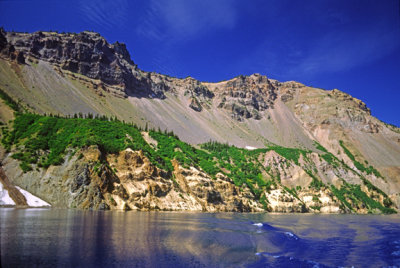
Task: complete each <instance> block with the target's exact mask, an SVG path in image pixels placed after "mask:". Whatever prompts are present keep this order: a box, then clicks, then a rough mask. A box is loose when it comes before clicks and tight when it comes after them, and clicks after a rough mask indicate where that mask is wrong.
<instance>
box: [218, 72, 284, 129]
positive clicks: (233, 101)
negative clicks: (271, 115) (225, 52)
mask: <svg viewBox="0 0 400 268" xmlns="http://www.w3.org/2000/svg"><path fill="white" fill-rule="evenodd" d="M220 87H221V88H220V90H219V92H220V96H221V102H220V103H219V105H218V107H219V108H223V109H226V110H228V111H230V112H231V116H232V118H234V119H236V120H238V121H243V119H246V118H253V119H256V120H259V119H261V117H262V115H261V113H262V112H263V111H265V110H267V109H268V108H273V105H274V102H275V100H276V98H277V87H276V86H274V85H273V84H272V83H271V81H270V80H269V79H268V78H267V77H266V76H262V75H260V74H252V75H250V76H243V75H240V76H238V77H236V78H234V79H232V80H229V81H227V82H226V83H223V84H221V85H220Z"/></svg>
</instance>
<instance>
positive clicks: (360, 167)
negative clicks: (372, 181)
mask: <svg viewBox="0 0 400 268" xmlns="http://www.w3.org/2000/svg"><path fill="white" fill-rule="evenodd" d="M339 144H340V146H341V147H342V148H343V150H344V153H345V154H346V155H347V156H348V157H349V158H350V159H351V161H353V163H354V166H355V167H356V168H357V169H358V170H359V171H361V172H365V173H367V174H368V175H370V174H372V173H373V174H374V175H375V176H376V177H379V178H383V176H382V175H381V173H379V171H378V170H376V169H375V168H374V167H373V166H368V167H365V166H364V165H363V164H362V163H360V162H358V161H357V160H356V158H355V156H354V155H353V154H352V153H351V152H350V151H349V149H347V148H346V147H345V146H344V144H343V141H339Z"/></svg>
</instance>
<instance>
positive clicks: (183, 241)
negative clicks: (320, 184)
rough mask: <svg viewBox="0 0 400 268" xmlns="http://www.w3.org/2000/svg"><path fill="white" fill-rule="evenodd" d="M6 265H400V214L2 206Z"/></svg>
mask: <svg viewBox="0 0 400 268" xmlns="http://www.w3.org/2000/svg"><path fill="white" fill-rule="evenodd" d="M0 227H1V265H2V267H15V266H18V267H20V266H27V267H32V266H40V267H43V266H47V267H55V266H62V267H112V266H128V267H226V266H228V267H337V266H356V267H381V266H400V219H399V217H398V216H396V215H395V216H359V215H299V214H297V215H278V214H235V213H216V214H212V213H178V212H168V213H167V212H95V211H76V210H53V209H49V210H44V209H6V208H2V209H0Z"/></svg>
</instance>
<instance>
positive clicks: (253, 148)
mask: <svg viewBox="0 0 400 268" xmlns="http://www.w3.org/2000/svg"><path fill="white" fill-rule="evenodd" d="M245 148H246V149H247V150H255V149H257V148H256V147H253V146H248V145H247V146H246V147H245Z"/></svg>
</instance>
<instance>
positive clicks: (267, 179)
mask: <svg viewBox="0 0 400 268" xmlns="http://www.w3.org/2000/svg"><path fill="white" fill-rule="evenodd" d="M0 55H1V58H0V89H1V91H2V95H3V99H4V103H3V104H2V105H1V107H0V108H1V109H0V110H1V119H2V121H3V123H4V124H6V127H5V128H7V129H8V130H6V131H3V147H5V148H6V149H7V150H8V153H5V154H4V159H3V169H4V171H5V173H6V174H7V177H8V178H9V179H10V181H13V182H14V183H15V184H16V185H19V186H20V187H22V188H26V189H27V190H28V191H31V192H33V193H34V194H36V195H38V196H39V197H41V198H42V199H44V200H45V201H47V202H49V203H50V204H53V205H55V206H60V207H73V206H75V207H79V208H111V209H115V208H129V209H167V210H206V211H220V210H224V211H260V210H261V211H262V210H265V209H266V210H268V211H282V212H289V211H298V212H301V211H322V212H339V211H342V212H350V211H355V212H359V213H367V212H376V211H381V212H387V210H390V209H393V208H394V209H397V208H398V207H399V206H400V194H399V193H400V179H399V178H400V129H399V128H397V127H395V126H392V125H388V124H385V123H384V122H381V121H380V120H379V119H377V118H375V117H373V116H371V113H370V110H369V109H368V108H367V106H366V105H365V103H363V102H362V101H361V100H358V99H356V98H353V97H351V96H350V95H348V94H346V93H344V92H342V91H340V90H338V89H333V90H323V89H318V88H312V87H308V86H306V85H303V84H301V83H298V82H294V81H289V82H279V81H277V80H273V79H270V78H267V77H266V76H263V75H260V74H253V75H250V76H238V77H235V78H233V79H231V80H227V81H221V82H217V83H209V82H201V81H198V80H196V79H193V78H191V77H188V78H185V79H179V78H174V77H169V76H166V75H162V74H158V73H152V72H145V71H143V70H140V69H139V68H138V66H137V65H136V64H135V63H134V62H133V61H132V60H131V58H130V54H129V52H128V51H127V49H126V46H125V45H124V44H122V43H118V42H116V43H114V44H109V43H108V42H107V41H106V40H105V39H104V38H103V37H102V36H100V35H99V34H98V33H93V32H82V33H79V34H75V33H56V32H35V33H15V32H5V31H4V30H1V31H0ZM7 100H8V101H7ZM5 103H8V104H10V103H11V104H14V105H11V107H13V106H18V107H19V108H18V109H19V110H20V112H18V113H16V120H15V122H14V124H10V123H8V122H9V120H10V119H14V116H13V112H12V111H11V108H9V107H8V106H6V105H5ZM14 108H15V107H14ZM21 111H23V114H22V113H21ZM31 113H35V114H41V115H42V116H39V115H37V116H36V117H35V116H33V115H32V116H33V119H32V118H31V119H29V120H31V121H29V122H30V124H32V125H34V126H35V128H33V129H32V128H30V125H29V124H25V125H24V124H23V122H24V120H28V119H27V118H29V114H31ZM24 114H25V115H24ZM45 114H47V115H57V117H49V116H44V115H45ZM71 117H72V118H71ZM73 117H75V118H73ZM79 117H81V118H79ZM82 117H86V119H84V118H82ZM52 118H53V119H52ZM96 118H97V119H96ZM115 118H118V121H115ZM110 119H111V121H110ZM52 120H53V121H54V120H55V121H54V122H53V121H52ZM87 120H88V121H87ZM50 121H51V122H53V123H51V124H50V125H48V124H49V123H48V122H50ZM82 122H92V123H82ZM93 122H97V123H93ZM110 122H118V123H115V124H121V125H118V128H121V129H123V130H121V131H122V132H121V135H122V136H121V135H116V136H115V137H116V139H123V140H124V142H123V143H121V145H120V146H119V147H117V148H118V150H114V149H113V150H108V149H107V148H108V147H107V146H105V144H108V143H109V142H111V140H112V138H111V136H107V135H108V134H107V133H108V131H111V130H109V129H108V128H107V126H108V127H117V126H109V125H107V124H110ZM124 122H125V123H127V124H124ZM19 124H21V125H19ZM54 124H55V125H54ZM70 124H72V125H73V126H74V128H76V127H77V125H78V126H80V127H78V128H76V131H77V132H79V129H80V128H82V129H85V128H86V127H87V126H86V124H100V125H102V126H103V127H97V125H96V127H95V128H94V129H92V131H93V133H91V132H84V133H85V135H84V136H82V137H81V136H79V137H75V138H76V140H79V141H80V142H75V145H73V144H74V141H76V140H69V138H66V137H64V138H63V139H62V141H63V142H66V144H65V146H64V147H63V148H61V149H60V148H56V147H57V146H54V144H53V145H51V142H50V140H52V139H57V138H59V136H58V135H59V134H57V133H63V131H65V128H64V127H63V125H64V126H65V125H70ZM80 124H83V125H80ZM129 124H135V126H131V127H132V128H134V129H135V131H137V132H135V133H140V135H139V136H140V137H139V136H137V139H142V138H143V143H142V146H141V147H140V146H139V147H137V146H136V147H135V146H134V144H135V142H133V141H132V142H133V144H131V143H132V142H131V141H129V140H130V138H129V137H131V138H132V135H131V134H129V133H130V132H129V131H128V130H126V129H125V127H127V126H128V125H129ZM21 126H23V129H30V131H28V132H27V133H28V134H29V135H30V136H23V135H22V136H21V132H18V131H17V130H18V127H21ZM45 126H46V128H48V130H52V131H53V130H54V131H55V132H51V133H50V134H51V135H50V134H49V133H48V130H47V131H45V130H43V128H44V127H45ZM85 126H86V127H85ZM122 126H123V127H122ZM155 129H160V132H158V131H155ZM20 131H21V130H20ZM96 131H98V132H96ZM172 131H173V132H172ZM10 133H11V134H10ZM18 133H19V134H18ZM102 133H103V135H104V136H106V137H109V140H105V141H104V140H103V141H102ZM56 134H57V135H56ZM49 135H50V136H49ZM71 135H72V134H71ZM91 136H94V137H98V138H97V140H96V139H94V140H93V139H89V137H91ZM178 137H179V138H178ZM32 140H34V141H35V140H39V141H44V143H45V145H43V146H42V145H41V146H42V147H41V146H39V145H37V144H35V143H34V144H33V145H32V144H31V141H32ZM83 141H85V142H83ZM165 141H167V143H168V142H169V143H170V146H166V145H165V144H164V142H165ZM210 141H212V142H210ZM102 142H103V143H102ZM163 144H164V145H163ZM171 146H172V147H171ZM68 148H69V149H68ZM145 148H147V149H145ZM171 148H172V149H171ZM188 148H191V149H188ZM57 150H58V151H57ZM53 151H54V152H53ZM56 152H57V153H56ZM55 154H57V155H58V156H60V157H61V158H59V159H58V160H57V161H55V160H54V159H55V158H54V155H55ZM79 155H82V156H81V157H80V158H79V157H78V156H79ZM155 155H157V157H155ZM40 157H41V159H42V160H40V161H39V160H38V158H40ZM49 159H50V160H49ZM185 159H186V161H185ZM53 160H54V161H53ZM139 163H140V164H139ZM160 163H164V164H163V165H161V164H160ZM39 164H40V165H39ZM132 166H133V167H134V168H133V167H132ZM95 167H97V168H96V169H95ZM114 168H115V169H116V170H117V171H116V172H115V171H114ZM30 169H32V170H30ZM99 170H101V172H100V174H99ZM113 171H114V172H113ZM141 172H142V173H141ZM82 174H84V175H82ZM103 174H104V175H103ZM129 174H130V175H129ZM139 174H142V175H139ZM82 176H83V177H82ZM77 181H78V182H77ZM82 181H83V182H84V183H81V182H82ZM66 182H68V183H66ZM85 183H87V184H85ZM38 184H40V187H38ZM61 185H62V186H61ZM74 185H75V186H74ZM155 185H157V186H155ZM89 186H90V187H89ZM154 187H155V188H157V190H155V188H154ZM75 188H76V189H75ZM55 189H57V190H55ZM72 189H75V190H76V191H78V193H79V194H77V193H76V192H74V191H73V190H72ZM95 189H96V190H95ZM159 189H161V190H159ZM226 189H229V190H226ZM139 193H140V194H139ZM94 197H96V198H97V199H96V200H97V201H94V200H95V198H94ZM110 200H114V202H111V201H110Z"/></svg>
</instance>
